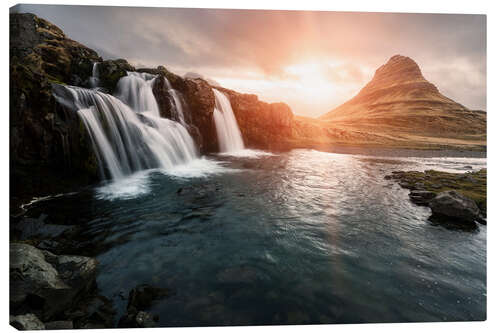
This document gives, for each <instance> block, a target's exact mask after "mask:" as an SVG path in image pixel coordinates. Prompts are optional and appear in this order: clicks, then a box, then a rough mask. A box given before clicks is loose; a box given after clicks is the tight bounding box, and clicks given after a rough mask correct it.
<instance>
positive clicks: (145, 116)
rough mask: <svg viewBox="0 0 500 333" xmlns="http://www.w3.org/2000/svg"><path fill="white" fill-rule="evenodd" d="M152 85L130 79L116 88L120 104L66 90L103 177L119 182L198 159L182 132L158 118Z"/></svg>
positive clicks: (142, 78)
mask: <svg viewBox="0 0 500 333" xmlns="http://www.w3.org/2000/svg"><path fill="white" fill-rule="evenodd" d="M154 79H155V77H154V76H152V75H149V74H147V75H145V74H144V73H129V75H128V76H126V77H123V78H122V79H121V80H120V81H119V82H118V85H117V87H118V89H117V96H119V97H120V99H118V98H116V97H114V96H112V95H109V94H106V93H103V92H100V91H97V90H91V89H84V88H79V87H71V86H66V87H65V89H66V90H68V91H69V92H70V94H71V95H72V97H73V101H74V103H75V104H76V107H77V109H78V110H79V111H78V115H79V116H80V118H81V119H82V121H83V123H84V124H85V127H86V129H87V131H88V133H89V134H90V138H91V140H92V143H93V148H94V151H95V152H96V155H97V158H98V159H99V166H100V168H101V173H102V175H103V177H105V178H111V179H113V180H119V179H123V178H124V177H125V176H127V175H130V174H132V173H133V172H136V171H139V170H146V169H153V168H161V169H166V170H168V169H172V168H173V167H174V166H176V165H180V164H184V163H187V162H189V161H192V160H194V159H196V158H197V157H198V152H197V150H196V148H195V144H194V142H193V139H192V138H191V136H190V135H189V133H188V131H187V130H186V128H185V127H184V126H182V125H181V124H180V123H178V122H175V121H172V120H169V119H165V118H160V117H159V112H158V105H157V104H156V100H155V99H154V96H153V93H152V90H151V83H152V81H153V80H154ZM126 103H127V104H126Z"/></svg>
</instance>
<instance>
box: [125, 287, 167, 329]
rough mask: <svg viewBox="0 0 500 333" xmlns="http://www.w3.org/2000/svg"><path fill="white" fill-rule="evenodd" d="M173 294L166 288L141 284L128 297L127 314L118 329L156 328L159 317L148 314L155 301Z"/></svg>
mask: <svg viewBox="0 0 500 333" xmlns="http://www.w3.org/2000/svg"><path fill="white" fill-rule="evenodd" d="M171 294H172V292H171V291H170V290H168V289H166V288H158V287H153V286H150V285H147V284H141V285H138V286H137V287H135V288H133V289H132V290H130V293H129V296H128V304H127V313H125V315H123V316H122V317H121V318H120V320H119V322H118V327H132V328H134V327H140V328H147V327H156V326H157V321H158V319H159V318H158V316H153V315H152V314H150V313H149V312H146V311H145V310H147V309H148V308H150V307H151V305H152V304H153V301H156V300H159V299H162V298H165V297H168V296H170V295H171Z"/></svg>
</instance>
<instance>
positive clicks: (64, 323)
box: [45, 320, 74, 330]
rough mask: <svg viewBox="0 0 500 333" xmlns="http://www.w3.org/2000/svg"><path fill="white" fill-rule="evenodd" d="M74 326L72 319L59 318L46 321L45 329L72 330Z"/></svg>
mask: <svg viewBox="0 0 500 333" xmlns="http://www.w3.org/2000/svg"><path fill="white" fill-rule="evenodd" d="M73 328H74V327H73V322H72V321H71V320H57V321H50V322H48V323H45V329H47V330H72V329H73Z"/></svg>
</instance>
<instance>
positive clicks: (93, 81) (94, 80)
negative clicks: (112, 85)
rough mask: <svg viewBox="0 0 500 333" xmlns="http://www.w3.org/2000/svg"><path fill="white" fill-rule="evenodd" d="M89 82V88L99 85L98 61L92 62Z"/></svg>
mask: <svg viewBox="0 0 500 333" xmlns="http://www.w3.org/2000/svg"><path fill="white" fill-rule="evenodd" d="M89 83H90V87H91V88H97V87H99V84H100V81H99V63H98V62H94V65H93V66H92V76H91V77H90V78H89Z"/></svg>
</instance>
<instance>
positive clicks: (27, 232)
mask: <svg viewBox="0 0 500 333" xmlns="http://www.w3.org/2000/svg"><path fill="white" fill-rule="evenodd" d="M46 218H47V215H44V214H42V215H40V217H39V218H30V217H24V218H22V219H21V220H20V221H18V222H16V223H13V224H12V228H11V232H12V235H13V239H14V240H26V239H32V238H53V237H57V236H59V235H61V234H62V233H63V232H65V231H66V230H68V229H70V228H71V226H63V225H56V224H47V223H45V220H46Z"/></svg>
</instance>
